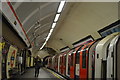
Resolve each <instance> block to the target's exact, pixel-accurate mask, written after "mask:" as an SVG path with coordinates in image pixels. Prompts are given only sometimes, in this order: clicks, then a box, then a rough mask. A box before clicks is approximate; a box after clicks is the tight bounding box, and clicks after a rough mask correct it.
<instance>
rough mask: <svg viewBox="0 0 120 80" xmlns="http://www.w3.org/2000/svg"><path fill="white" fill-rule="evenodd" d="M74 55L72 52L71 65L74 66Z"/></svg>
mask: <svg viewBox="0 0 120 80" xmlns="http://www.w3.org/2000/svg"><path fill="white" fill-rule="evenodd" d="M73 57H74V54H73V53H72V54H71V66H73V61H74V60H73Z"/></svg>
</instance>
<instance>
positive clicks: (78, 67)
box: [75, 45, 83, 80]
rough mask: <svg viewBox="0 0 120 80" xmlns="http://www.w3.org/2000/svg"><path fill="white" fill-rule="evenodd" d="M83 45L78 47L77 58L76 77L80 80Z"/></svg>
mask: <svg viewBox="0 0 120 80" xmlns="http://www.w3.org/2000/svg"><path fill="white" fill-rule="evenodd" d="M82 47H83V45H82V46H80V47H79V48H76V57H75V58H76V59H75V79H76V80H79V77H80V76H79V73H80V50H81V49H82Z"/></svg>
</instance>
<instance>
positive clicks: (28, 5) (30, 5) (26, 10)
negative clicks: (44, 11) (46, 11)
mask: <svg viewBox="0 0 120 80" xmlns="http://www.w3.org/2000/svg"><path fill="white" fill-rule="evenodd" d="M39 6H40V3H39V2H23V3H22V4H21V5H20V6H19V7H18V8H17V9H16V13H17V15H18V17H19V19H20V21H21V22H23V21H24V20H25V18H26V17H27V16H28V15H29V14H30V13H32V12H33V11H34V10H35V9H36V8H39Z"/></svg>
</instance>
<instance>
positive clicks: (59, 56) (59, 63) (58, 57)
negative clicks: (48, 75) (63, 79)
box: [57, 55, 60, 73]
mask: <svg viewBox="0 0 120 80" xmlns="http://www.w3.org/2000/svg"><path fill="white" fill-rule="evenodd" d="M57 71H58V72H59V73H60V55H59V56H58V70H57Z"/></svg>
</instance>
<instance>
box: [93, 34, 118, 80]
mask: <svg viewBox="0 0 120 80" xmlns="http://www.w3.org/2000/svg"><path fill="white" fill-rule="evenodd" d="M117 34H118V32H117V33H113V34H111V35H108V36H107V37H105V38H104V39H102V40H101V41H100V42H99V43H98V45H97V46H96V51H95V52H96V55H95V78H103V79H106V76H107V73H106V72H107V51H108V47H109V44H110V42H111V40H112V39H113V38H114V37H115V36H116V35H117Z"/></svg>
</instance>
